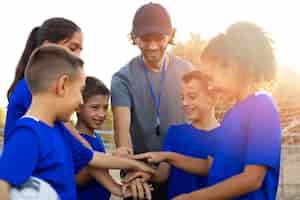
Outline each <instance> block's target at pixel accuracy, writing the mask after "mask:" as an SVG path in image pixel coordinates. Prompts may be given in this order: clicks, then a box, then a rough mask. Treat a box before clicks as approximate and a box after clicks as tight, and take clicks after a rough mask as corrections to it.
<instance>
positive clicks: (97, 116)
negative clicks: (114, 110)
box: [78, 95, 109, 132]
mask: <svg viewBox="0 0 300 200" xmlns="http://www.w3.org/2000/svg"><path fill="white" fill-rule="evenodd" d="M108 100H109V96H105V95H94V96H91V97H90V98H88V99H87V101H86V102H85V103H84V104H83V105H81V106H80V109H79V115H78V120H79V121H80V123H81V124H83V125H84V126H85V127H86V128H87V129H88V130H90V131H91V132H93V131H94V130H99V129H101V126H102V124H103V123H104V120H105V119H106V115H107V110H108Z"/></svg>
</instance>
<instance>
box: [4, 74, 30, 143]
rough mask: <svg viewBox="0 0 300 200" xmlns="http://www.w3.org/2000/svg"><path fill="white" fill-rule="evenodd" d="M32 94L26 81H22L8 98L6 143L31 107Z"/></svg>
mask: <svg viewBox="0 0 300 200" xmlns="http://www.w3.org/2000/svg"><path fill="white" fill-rule="evenodd" d="M31 100H32V96H31V92H30V90H29V87H28V85H27V82H26V81H25V79H22V80H20V81H19V82H18V83H17V85H16V87H15V88H14V90H13V92H12V94H11V95H10V97H9V98H8V106H7V113H6V120H5V127H4V143H5V142H6V140H7V138H8V137H9V135H10V134H9V132H10V130H11V129H12V128H13V127H14V124H15V123H16V121H17V120H18V119H19V118H20V117H22V116H23V115H25V113H26V112H27V110H28V108H29V106H30V105H31Z"/></svg>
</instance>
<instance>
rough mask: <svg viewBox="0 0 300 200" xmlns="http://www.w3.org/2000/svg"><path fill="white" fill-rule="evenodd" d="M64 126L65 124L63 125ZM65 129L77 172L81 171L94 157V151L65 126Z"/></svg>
mask: <svg viewBox="0 0 300 200" xmlns="http://www.w3.org/2000/svg"><path fill="white" fill-rule="evenodd" d="M62 126H63V125H62ZM63 131H65V135H66V136H67V138H68V143H69V145H70V149H71V153H72V160H73V163H74V169H75V173H77V172H78V171H80V170H81V169H82V168H83V167H85V166H87V165H88V163H89V162H90V161H91V160H92V158H93V154H94V153H93V151H92V150H90V149H88V148H87V147H85V146H84V145H83V144H82V143H81V142H80V141H78V140H77V139H76V138H75V137H74V136H73V135H72V134H71V133H70V132H69V130H68V129H66V128H65V127H64V126H63Z"/></svg>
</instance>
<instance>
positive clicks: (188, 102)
mask: <svg viewBox="0 0 300 200" xmlns="http://www.w3.org/2000/svg"><path fill="white" fill-rule="evenodd" d="M205 86H206V85H205V84H203V83H202V81H200V80H197V79H192V80H189V81H182V83H181V91H182V94H181V103H182V107H183V110H184V113H185V115H186V117H187V118H188V120H190V121H191V122H192V123H193V122H196V121H198V120H199V118H203V116H205V115H206V114H207V113H208V112H210V111H211V110H212V109H213V107H214V100H213V97H212V96H211V95H209V94H208V90H207V88H205Z"/></svg>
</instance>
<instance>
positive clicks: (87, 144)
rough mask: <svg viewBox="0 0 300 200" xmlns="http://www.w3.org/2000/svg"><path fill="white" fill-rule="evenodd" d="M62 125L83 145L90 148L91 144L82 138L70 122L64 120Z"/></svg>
mask: <svg viewBox="0 0 300 200" xmlns="http://www.w3.org/2000/svg"><path fill="white" fill-rule="evenodd" d="M64 126H65V127H66V128H67V129H68V131H69V132H70V133H71V134H72V135H73V136H74V137H75V138H76V139H77V140H78V141H79V142H81V143H82V144H83V145H84V146H85V147H87V148H89V149H92V147H91V145H90V144H89V143H88V141H86V139H84V138H83V137H82V136H81V135H80V134H79V132H78V130H77V129H76V128H75V127H74V126H73V125H72V124H71V123H70V122H66V123H64Z"/></svg>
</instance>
